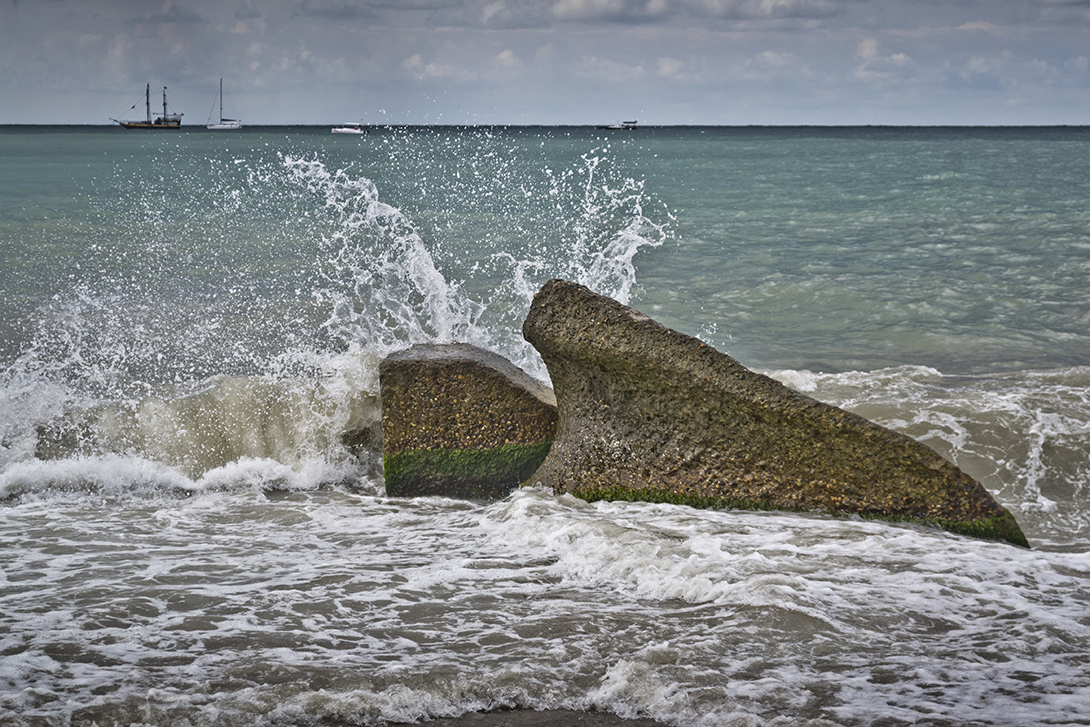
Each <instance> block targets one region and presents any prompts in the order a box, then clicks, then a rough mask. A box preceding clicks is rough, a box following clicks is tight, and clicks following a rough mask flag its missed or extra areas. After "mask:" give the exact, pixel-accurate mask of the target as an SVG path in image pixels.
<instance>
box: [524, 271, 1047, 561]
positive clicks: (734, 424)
mask: <svg viewBox="0 0 1090 727" xmlns="http://www.w3.org/2000/svg"><path fill="white" fill-rule="evenodd" d="M523 335H524V336H525V338H526V340H528V341H529V342H530V343H531V344H533V346H534V347H535V348H536V349H537V350H538V351H539V352H540V353H541V356H542V358H543V359H544V361H545V364H546V366H547V367H548V369H549V375H550V378H551V379H552V383H553V389H554V392H555V395H556V401H557V412H558V415H559V418H560V419H559V425H558V432H559V433H558V435H557V438H556V440H555V441H554V442H553V446H552V448H551V449H550V451H549V454H548V456H547V457H546V458H545V461H544V462H543V463H542V465H541V467H540V468H539V469H538V470H537V471H536V472H535V473H534V474H533V476H532V477H531V478H530V480H529V483H530V484H536V485H542V486H546V487H550V488H552V489H553V490H554V491H555V492H558V493H559V492H568V493H572V494H575V495H577V496H581V497H585V498H601V497H606V496H608V497H609V498H610V499H642V500H653V501H660V502H684V503H685V504H696V505H698V506H705V507H707V506H713V505H714V506H723V507H760V508H766V509H778V510H788V511H792V510H794V511H821V512H829V513H841V514H848V513H850V514H859V515H862V516H865V517H873V518H879V519H884V520H890V521H910V522H921V523H930V524H935V525H938V526H940V527H943V528H945V529H947V530H949V531H951V532H956V533H961V534H966V535H973V536H977V537H984V538H995V539H999V540H1005V541H1008V542H1011V543H1015V544H1017V545H1022V546H1026V545H1028V544H1027V542H1026V538H1025V536H1024V535H1023V534H1022V531H1021V529H1020V528H1019V527H1018V524H1017V522H1015V520H1014V517H1013V516H1011V515H1010V513H1009V512H1007V510H1006V509H1004V508H1003V507H1002V506H1001V505H999V503H997V502H996V501H995V500H994V499H993V498H992V496H991V495H990V494H989V493H988V492H987V490H985V489H984V487H983V486H982V485H981V484H980V483H979V482H977V481H976V480H974V479H973V478H971V477H969V476H968V475H967V474H965V473H964V472H962V471H961V470H960V469H958V468H957V467H955V466H954V465H953V464H951V463H950V462H948V461H947V460H945V459H943V458H942V457H941V456H940V455H939V454H938V453H937V452H935V451H934V450H932V449H930V448H928V447H927V446H925V445H923V444H922V443H920V442H917V441H916V440H914V439H912V438H910V437H907V436H905V435H903V434H900V433H897V432H894V431H892V430H889V429H886V428H885V427H881V426H879V425H877V424H875V423H873V422H870V421H867V420H866V419H864V418H862V417H860V416H858V415H855V414H852V413H850V412H847V411H844V410H843V409H839V408H837V407H834V406H830V405H828V404H824V403H821V402H819V401H816V400H814V399H812V398H810V397H807V396H805V395H803V394H801V393H799V392H797V391H794V390H792V389H789V388H788V387H786V386H784V385H783V384H781V383H779V382H777V381H775V380H773V379H771V378H769V377H767V376H763V375H761V374H758V373H756V372H753V371H750V370H749V369H747V368H746V367H744V366H742V365H741V364H740V363H738V362H737V361H735V360H734V359H732V358H730V357H729V356H727V355H725V354H723V353H720V352H719V351H716V350H715V349H714V348H712V347H711V346H708V345H707V344H705V343H703V342H702V341H700V340H698V339H696V338H693V337H691V336H687V335H685V334H682V333H679V332H678V331H674V330H671V329H669V328H666V327H664V326H662V325H661V324H659V323H657V322H655V321H653V320H652V319H651V318H649V317H647V316H645V315H643V314H641V313H639V312H638V311H636V310H634V309H632V308H629V307H627V306H624V305H621V304H620V303H618V302H617V301H615V300H612V299H610V298H607V297H604V296H601V295H597V294H595V293H593V292H591V291H590V290H588V289H587V288H585V287H583V286H581V285H576V284H574V283H570V282H567V281H563V280H551V281H549V282H548V283H546V284H545V285H544V287H542V289H541V291H540V292H539V293H538V294H537V295H536V296H535V297H534V302H533V304H532V305H531V307H530V313H529V315H528V316H527V318H526V321H525V322H524V324H523ZM625 493H628V494H625Z"/></svg>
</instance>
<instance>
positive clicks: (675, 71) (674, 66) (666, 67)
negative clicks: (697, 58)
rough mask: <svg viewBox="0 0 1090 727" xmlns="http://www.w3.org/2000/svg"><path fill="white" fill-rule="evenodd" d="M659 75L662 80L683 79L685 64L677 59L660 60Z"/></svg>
mask: <svg viewBox="0 0 1090 727" xmlns="http://www.w3.org/2000/svg"><path fill="white" fill-rule="evenodd" d="M658 66H659V70H658V75H659V76H660V77H661V78H673V79H679V78H681V69H682V68H683V67H684V66H685V64H684V63H683V62H681V61H679V60H678V59H676V58H659V62H658Z"/></svg>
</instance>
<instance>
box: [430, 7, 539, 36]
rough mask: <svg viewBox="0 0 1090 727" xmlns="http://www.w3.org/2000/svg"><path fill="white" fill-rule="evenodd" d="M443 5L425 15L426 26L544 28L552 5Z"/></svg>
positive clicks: (510, 28) (505, 28)
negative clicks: (426, 16) (426, 17)
mask: <svg viewBox="0 0 1090 727" xmlns="http://www.w3.org/2000/svg"><path fill="white" fill-rule="evenodd" d="M436 4H440V3H436ZM442 5H444V7H441V8H437V9H436V10H435V12H433V13H432V14H431V15H429V16H428V19H427V24H428V25H430V26H459V27H482V28H492V29H503V30H513V29H518V28H542V27H547V26H548V25H549V21H550V8H549V5H551V3H548V2H542V0H491V1H490V0H470V1H469V2H456V3H442Z"/></svg>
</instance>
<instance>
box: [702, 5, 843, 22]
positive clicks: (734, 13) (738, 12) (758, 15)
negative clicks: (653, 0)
mask: <svg viewBox="0 0 1090 727" xmlns="http://www.w3.org/2000/svg"><path fill="white" fill-rule="evenodd" d="M681 3H682V5H684V6H685V8H686V9H688V10H689V11H690V12H692V13H694V14H696V15H704V16H706V17H710V18H724V19H728V20H755V19H782V18H824V17H829V16H830V15H836V14H838V13H840V12H841V10H842V8H841V6H842V5H843V4H844V3H843V2H832V1H831V0H681Z"/></svg>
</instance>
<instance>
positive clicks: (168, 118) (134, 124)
mask: <svg viewBox="0 0 1090 727" xmlns="http://www.w3.org/2000/svg"><path fill="white" fill-rule="evenodd" d="M144 105H145V107H146V108H147V113H148V116H147V120H145V121H122V120H121V119H110V121H116V122H117V123H119V124H121V125H122V126H124V127H125V128H126V129H180V128H182V115H181V114H172V113H170V112H169V111H168V110H167V87H166V86H163V113H162V115H161V116H156V117H154V118H153V117H152V115H151V84H150V83H149V84H148V85H147V87H146V88H145V89H144ZM134 108H136V104H133V105H132V108H131V109H129V111H132V109H134Z"/></svg>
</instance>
